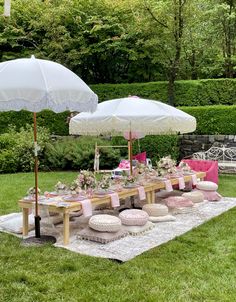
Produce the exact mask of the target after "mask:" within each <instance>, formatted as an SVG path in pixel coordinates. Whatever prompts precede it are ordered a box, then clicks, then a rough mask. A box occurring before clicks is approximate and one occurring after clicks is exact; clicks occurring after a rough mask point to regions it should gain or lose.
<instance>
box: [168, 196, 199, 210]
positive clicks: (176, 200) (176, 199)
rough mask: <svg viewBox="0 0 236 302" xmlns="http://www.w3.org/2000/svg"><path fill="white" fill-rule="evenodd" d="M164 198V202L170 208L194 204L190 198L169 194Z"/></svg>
mask: <svg viewBox="0 0 236 302" xmlns="http://www.w3.org/2000/svg"><path fill="white" fill-rule="evenodd" d="M164 200H165V204H166V205H167V207H168V208H170V209H175V208H183V207H192V206H193V205H194V204H193V202H192V201H191V200H190V199H188V198H186V197H182V196H170V197H168V198H165V199H164Z"/></svg>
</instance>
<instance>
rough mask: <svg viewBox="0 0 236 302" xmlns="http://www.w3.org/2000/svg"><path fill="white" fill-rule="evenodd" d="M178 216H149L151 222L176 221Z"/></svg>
mask: <svg viewBox="0 0 236 302" xmlns="http://www.w3.org/2000/svg"><path fill="white" fill-rule="evenodd" d="M175 220H176V218H175V216H173V215H166V216H149V221H151V222H166V221H175Z"/></svg>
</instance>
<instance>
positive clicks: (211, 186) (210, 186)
mask: <svg viewBox="0 0 236 302" xmlns="http://www.w3.org/2000/svg"><path fill="white" fill-rule="evenodd" d="M196 188H197V189H199V190H202V191H217V189H218V185H217V184H216V183H214V182H212V181H199V182H198V183H197V185H196Z"/></svg>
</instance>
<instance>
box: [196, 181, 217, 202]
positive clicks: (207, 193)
mask: <svg viewBox="0 0 236 302" xmlns="http://www.w3.org/2000/svg"><path fill="white" fill-rule="evenodd" d="M217 189H218V185H217V184H215V183H214V182H212V181H199V182H198V183H197V185H196V191H200V192H202V193H203V195H204V199H206V200H208V201H219V200H221V198H222V196H221V195H220V194H219V193H217V191H216V190H217Z"/></svg>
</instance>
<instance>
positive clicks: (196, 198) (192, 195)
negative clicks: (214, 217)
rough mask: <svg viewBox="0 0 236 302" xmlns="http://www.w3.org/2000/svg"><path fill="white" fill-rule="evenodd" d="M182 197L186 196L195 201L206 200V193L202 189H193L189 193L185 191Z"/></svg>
mask: <svg viewBox="0 0 236 302" xmlns="http://www.w3.org/2000/svg"><path fill="white" fill-rule="evenodd" d="M182 197H186V198H188V199H190V200H191V201H192V202H194V203H198V202H203V201H204V195H203V193H202V192H200V191H192V192H188V193H184V194H183V195H182Z"/></svg>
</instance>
